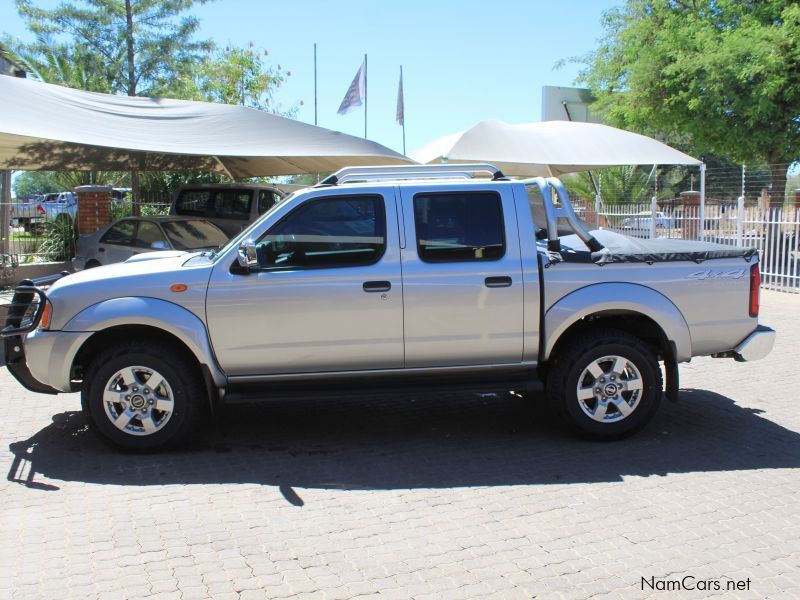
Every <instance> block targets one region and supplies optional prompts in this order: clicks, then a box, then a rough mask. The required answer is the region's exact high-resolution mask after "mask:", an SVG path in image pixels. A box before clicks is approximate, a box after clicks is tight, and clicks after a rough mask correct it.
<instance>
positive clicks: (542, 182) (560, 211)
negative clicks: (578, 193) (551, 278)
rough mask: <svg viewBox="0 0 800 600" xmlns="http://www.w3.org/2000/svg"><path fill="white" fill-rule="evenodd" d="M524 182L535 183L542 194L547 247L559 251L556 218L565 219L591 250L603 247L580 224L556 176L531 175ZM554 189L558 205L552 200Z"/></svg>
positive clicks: (594, 250) (562, 185)
mask: <svg viewBox="0 0 800 600" xmlns="http://www.w3.org/2000/svg"><path fill="white" fill-rule="evenodd" d="M523 183H525V184H535V185H536V186H537V187H538V188H539V191H540V192H541V194H542V204H543V205H544V214H545V218H546V219H547V249H548V250H552V251H554V252H560V251H561V241H560V240H559V239H558V220H559V219H565V220H566V221H567V223H568V224H569V226H570V228H571V229H572V231H574V232H575V235H577V236H578V237H579V238H580V239H581V241H583V243H584V244H586V245H587V246H588V248H589V250H591V251H592V252H597V251H599V250H602V249H603V248H604V246H603V244H601V243H600V242H598V241H597V239H596V238H595V237H594V236H593V235H592V234H591V233H589V232H588V231H586V228H585V227H584V226H583V225H581V222H580V221H579V220H578V217H577V216H576V215H575V211H574V210H573V208H572V202H571V201H570V199H569V194H568V193H567V190H566V188H565V187H564V184H563V183H561V180H560V179H558V178H556V177H547V178H545V177H533V178H531V179H526V180H525V181H523ZM552 190H555V192H556V197H557V198H558V200H559V205H558V206H556V204H555V202H553V192H552Z"/></svg>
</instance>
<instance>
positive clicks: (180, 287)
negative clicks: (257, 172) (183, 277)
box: [169, 283, 189, 292]
mask: <svg viewBox="0 0 800 600" xmlns="http://www.w3.org/2000/svg"><path fill="white" fill-rule="evenodd" d="M188 289H189V286H188V285H186V284H185V283H173V284H172V285H171V286H169V291H170V292H185V291H186V290H188Z"/></svg>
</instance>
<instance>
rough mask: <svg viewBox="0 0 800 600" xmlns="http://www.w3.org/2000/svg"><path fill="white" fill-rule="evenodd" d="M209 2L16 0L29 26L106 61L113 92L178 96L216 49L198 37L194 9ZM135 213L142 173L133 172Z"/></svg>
mask: <svg viewBox="0 0 800 600" xmlns="http://www.w3.org/2000/svg"><path fill="white" fill-rule="evenodd" d="M203 2H205V0H78V1H77V2H64V3H62V4H59V5H58V6H57V7H56V8H53V9H43V8H39V7H37V6H35V5H34V4H33V3H32V2H31V0H17V8H18V10H19V12H20V15H21V16H22V17H23V18H24V19H25V20H26V24H27V27H28V29H30V30H31V31H32V32H34V33H35V34H37V35H40V36H59V37H61V36H66V37H67V38H68V39H69V40H71V41H72V42H73V44H74V45H75V46H81V47H82V48H84V52H86V54H87V55H88V56H87V60H88V61H89V63H90V64H102V65H103V72H104V73H105V76H106V78H107V79H108V80H109V81H110V86H109V88H110V89H109V90H108V91H110V92H112V93H122V94H126V95H128V96H137V95H144V96H178V97H180V96H181V95H182V92H183V93H185V89H186V87H187V86H191V83H192V81H193V76H194V68H195V65H196V63H197V62H198V61H199V60H200V59H201V58H202V56H203V55H204V54H206V53H207V52H208V51H209V50H210V49H211V47H212V45H211V42H208V41H198V40H196V39H195V33H196V32H197V29H198V27H199V21H198V19H197V18H196V17H193V16H190V15H188V14H187V13H188V11H189V9H191V7H192V6H194V5H195V4H198V3H203ZM131 186H132V188H133V198H134V213H135V214H138V203H139V198H140V177H139V172H138V171H137V170H133V171H131Z"/></svg>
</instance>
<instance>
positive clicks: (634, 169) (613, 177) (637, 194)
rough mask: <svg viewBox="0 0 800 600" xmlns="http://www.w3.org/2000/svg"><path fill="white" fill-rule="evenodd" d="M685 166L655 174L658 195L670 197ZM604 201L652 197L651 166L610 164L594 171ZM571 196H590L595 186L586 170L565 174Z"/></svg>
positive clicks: (634, 201) (636, 201)
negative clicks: (606, 167) (605, 167)
mask: <svg viewBox="0 0 800 600" xmlns="http://www.w3.org/2000/svg"><path fill="white" fill-rule="evenodd" d="M684 175H685V173H684V169H682V168H673V169H670V170H668V171H666V172H662V173H659V174H658V194H657V196H658V199H659V200H663V199H666V198H673V197H674V196H675V192H676V185H677V184H678V183H679V182H680V181H681V180H682V179H683V178H684ZM594 176H595V181H597V182H598V186H599V187H600V195H601V197H602V199H603V202H604V203H605V204H639V203H644V202H647V201H649V200H650V198H652V197H653V188H654V181H653V177H654V176H655V173H653V170H652V167H641V166H634V165H625V166H621V167H610V168H608V169H603V170H601V171H596V172H595V173H594ZM563 179H564V185H566V187H567V189H568V190H569V192H570V196H574V197H577V198H584V199H586V200H590V199H593V198H594V196H595V190H594V187H593V186H592V182H591V179H590V177H589V174H588V173H575V174H574V175H567V176H565V177H564V178H563Z"/></svg>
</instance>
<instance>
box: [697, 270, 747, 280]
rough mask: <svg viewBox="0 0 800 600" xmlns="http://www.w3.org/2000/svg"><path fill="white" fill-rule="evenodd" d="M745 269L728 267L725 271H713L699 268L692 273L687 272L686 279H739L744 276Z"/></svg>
mask: <svg viewBox="0 0 800 600" xmlns="http://www.w3.org/2000/svg"><path fill="white" fill-rule="evenodd" d="M745 271H746V269H729V270H725V271H713V270H711V269H701V270H700V271H695V272H694V273H689V274H688V275H687V276H686V279H697V280H698V281H703V280H706V279H741V278H742V277H744V274H745Z"/></svg>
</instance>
